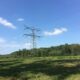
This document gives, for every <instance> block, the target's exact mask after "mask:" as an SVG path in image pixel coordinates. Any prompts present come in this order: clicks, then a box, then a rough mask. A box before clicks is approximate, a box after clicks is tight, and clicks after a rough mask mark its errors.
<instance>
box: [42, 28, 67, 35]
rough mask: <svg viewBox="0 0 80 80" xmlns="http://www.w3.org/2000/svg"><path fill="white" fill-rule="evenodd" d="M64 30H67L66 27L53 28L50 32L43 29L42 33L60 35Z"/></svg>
mask: <svg viewBox="0 0 80 80" xmlns="http://www.w3.org/2000/svg"><path fill="white" fill-rule="evenodd" d="M64 32H67V28H55V29H54V30H53V31H52V32H49V31H45V32H44V35H45V36H55V35H60V34H62V33H64Z"/></svg>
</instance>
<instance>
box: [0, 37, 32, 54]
mask: <svg viewBox="0 0 80 80" xmlns="http://www.w3.org/2000/svg"><path fill="white" fill-rule="evenodd" d="M31 46H32V45H31V43H28V42H27V43H25V42H24V43H18V42H16V41H11V42H10V41H9V42H8V41H6V40H4V39H2V38H0V54H8V53H11V52H14V51H16V50H19V49H24V48H26V49H31Z"/></svg>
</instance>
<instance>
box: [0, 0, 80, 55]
mask: <svg viewBox="0 0 80 80" xmlns="http://www.w3.org/2000/svg"><path fill="white" fill-rule="evenodd" d="M24 24H26V25H28V26H35V27H36V28H40V29H41V36H42V38H40V39H37V44H38V45H37V47H49V46H55V45H60V44H65V43H69V44H72V43H79V44H80V36H79V35H80V0H0V54H7V53H10V52H13V51H15V50H18V49H23V48H28V49H29V48H30V47H31V43H30V39H29V38H26V37H24V36H23V34H24V33H28V31H24ZM39 34H40V33H39Z"/></svg>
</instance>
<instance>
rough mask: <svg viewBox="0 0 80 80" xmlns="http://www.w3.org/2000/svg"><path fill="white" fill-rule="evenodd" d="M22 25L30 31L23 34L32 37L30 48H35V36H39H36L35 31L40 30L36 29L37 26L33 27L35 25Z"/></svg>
mask: <svg viewBox="0 0 80 80" xmlns="http://www.w3.org/2000/svg"><path fill="white" fill-rule="evenodd" d="M24 27H25V30H29V31H30V32H31V33H28V34H27V33H26V34H24V35H25V36H26V37H28V36H29V37H31V39H32V49H35V48H36V38H37V37H38V38H39V37H40V36H38V35H36V34H37V33H36V32H39V31H40V30H39V29H37V28H35V27H28V26H26V25H24Z"/></svg>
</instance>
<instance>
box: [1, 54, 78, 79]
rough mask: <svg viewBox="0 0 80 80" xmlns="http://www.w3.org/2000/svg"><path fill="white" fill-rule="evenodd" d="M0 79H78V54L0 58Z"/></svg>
mask: <svg viewBox="0 0 80 80" xmlns="http://www.w3.org/2000/svg"><path fill="white" fill-rule="evenodd" d="M0 80H80V56H74V57H73V56H72V57H71V56H64V57H61V56H60V57H58V56H56V57H34V58H24V59H21V58H18V59H15V58H13V59H12V58H4V59H0Z"/></svg>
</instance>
